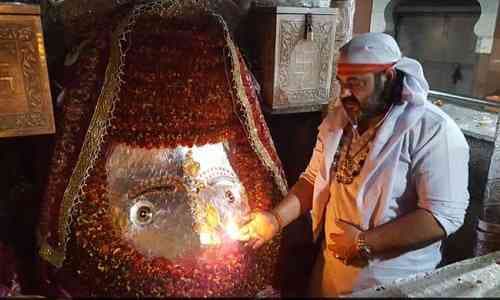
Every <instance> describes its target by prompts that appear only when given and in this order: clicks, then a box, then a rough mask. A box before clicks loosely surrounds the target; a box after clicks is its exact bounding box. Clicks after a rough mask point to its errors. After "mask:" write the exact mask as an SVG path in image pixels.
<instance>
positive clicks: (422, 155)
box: [328, 123, 469, 258]
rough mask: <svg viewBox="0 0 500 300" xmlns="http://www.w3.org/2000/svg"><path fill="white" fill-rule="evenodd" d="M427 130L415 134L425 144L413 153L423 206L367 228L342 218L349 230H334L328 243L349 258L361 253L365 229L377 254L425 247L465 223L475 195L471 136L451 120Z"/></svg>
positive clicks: (372, 248)
mask: <svg viewBox="0 0 500 300" xmlns="http://www.w3.org/2000/svg"><path fill="white" fill-rule="evenodd" d="M424 127H425V124H424ZM421 132H422V133H421V135H419V136H416V137H414V140H418V142H417V144H418V145H420V146H419V147H418V148H417V149H416V151H415V152H414V153H413V155H412V171H411V177H412V179H411V180H412V181H413V183H414V186H415V188H416V192H417V198H418V202H417V209H416V210H414V211H412V212H410V213H408V214H406V215H403V216H401V217H398V218H397V219H395V220H393V221H391V222H388V223H386V224H383V225H380V226H378V227H375V228H372V229H370V230H367V231H364V232H362V231H361V230H360V229H359V228H357V227H355V226H353V225H352V224H348V223H346V222H342V221H339V222H337V224H338V226H339V227H340V228H341V229H342V230H343V234H331V236H330V239H331V243H330V244H329V246H328V247H329V249H330V250H331V251H333V252H334V254H336V255H339V256H340V257H344V258H351V257H352V256H354V255H356V254H357V248H356V246H357V242H358V238H359V237H360V235H361V238H364V241H365V242H366V244H367V245H368V246H369V248H371V250H372V251H373V252H374V253H375V254H376V253H384V252H389V251H393V250H398V251H409V250H414V249H419V248H422V247H425V246H426V245H429V244H431V243H433V242H435V241H437V240H439V239H442V238H444V237H446V236H448V235H450V234H452V233H453V232H455V231H456V230H457V229H458V228H459V227H460V226H461V225H462V223H463V219H464V215H465V210H466V208H467V205H468V199H469V195H468V191H467V184H468V161H469V148H468V146H467V143H466V141H465V138H464V137H463V134H462V133H461V132H460V130H459V129H458V127H456V126H454V125H453V124H450V123H441V124H438V125H436V126H435V127H431V128H422V130H421ZM424 133H425V134H424Z"/></svg>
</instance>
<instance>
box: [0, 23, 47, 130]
mask: <svg viewBox="0 0 500 300" xmlns="http://www.w3.org/2000/svg"><path fill="white" fill-rule="evenodd" d="M0 84H1V87H2V89H1V90H2V91H0V116H1V121H0V137H10V136H23V135H32V134H46V133H53V132H54V121H53V112H52V99H51V97H50V90H49V84H48V76H47V66H46V61H45V50H44V45H43V36H42V33H41V24H40V18H39V17H38V16H33V15H17V16H15V17H14V16H10V15H2V16H0ZM4 87H5V88H4Z"/></svg>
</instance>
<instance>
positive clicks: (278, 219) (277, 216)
mask: <svg viewBox="0 0 500 300" xmlns="http://www.w3.org/2000/svg"><path fill="white" fill-rule="evenodd" d="M270 213H271V215H273V217H274V219H275V220H276V223H277V224H278V232H280V231H281V229H283V219H282V218H281V216H280V214H279V213H278V212H277V211H274V210H271V211H270Z"/></svg>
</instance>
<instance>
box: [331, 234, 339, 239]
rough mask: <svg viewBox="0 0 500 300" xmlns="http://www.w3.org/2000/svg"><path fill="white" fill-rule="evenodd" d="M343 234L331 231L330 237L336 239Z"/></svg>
mask: <svg viewBox="0 0 500 300" xmlns="http://www.w3.org/2000/svg"><path fill="white" fill-rule="evenodd" d="M340 236H342V234H338V233H330V238H331V239H336V238H338V237H340Z"/></svg>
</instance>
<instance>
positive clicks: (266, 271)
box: [39, 0, 287, 297]
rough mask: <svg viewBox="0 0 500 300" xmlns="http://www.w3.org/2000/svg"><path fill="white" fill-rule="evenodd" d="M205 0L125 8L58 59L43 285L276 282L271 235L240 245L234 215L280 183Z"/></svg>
mask: <svg viewBox="0 0 500 300" xmlns="http://www.w3.org/2000/svg"><path fill="white" fill-rule="evenodd" d="M213 2H216V1H210V2H209V1H201V0H200V1H196V0H188V1H186V0H182V1H181V0H179V1H155V2H152V1H148V2H146V3H145V4H142V5H137V6H135V7H133V8H131V7H128V8H127V9H122V10H121V11H119V12H117V13H116V17H115V18H114V19H110V20H109V22H108V25H109V24H111V25H109V28H108V29H110V30H107V29H106V30H104V29H103V30H100V31H97V33H96V34H95V35H94V37H93V38H92V39H90V40H88V41H86V43H85V46H83V47H82V49H81V53H80V57H79V58H78V60H77V61H76V63H74V64H72V65H71V66H68V67H67V70H66V72H67V75H65V77H66V78H68V80H67V82H66V83H65V88H66V91H67V92H66V95H65V100H64V105H63V107H62V113H61V116H60V118H59V122H58V130H57V136H56V144H55V150H54V156H53V159H52V161H51V169H50V170H51V171H50V175H49V178H48V183H47V190H46V191H45V193H44V198H43V205H42V214H41V222H40V235H39V238H40V241H39V242H40V251H39V253H40V257H41V262H42V266H43V267H42V269H43V270H44V271H43V272H42V273H43V276H44V278H45V282H46V283H48V284H50V285H51V286H56V287H57V288H58V289H60V290H63V291H65V292H66V293H69V294H70V295H71V296H125V297H127V296H159V297H165V296H180V297H185V296H189V297H206V296H256V295H259V293H261V292H262V291H263V290H269V287H270V286H274V287H275V282H276V280H275V275H276V264H277V256H278V250H279V249H278V248H279V240H278V239H275V240H274V241H272V242H271V243H268V244H267V245H266V246H264V247H262V248H260V249H259V250H252V249H249V248H247V247H245V245H244V244H243V243H241V242H240V241H238V226H239V224H241V223H242V222H244V221H245V219H246V218H247V217H248V215H249V214H250V213H252V212H253V211H256V210H268V209H271V208H272V206H273V205H274V204H275V203H276V202H277V201H278V200H279V199H280V198H281V197H282V196H283V194H284V193H286V190H287V184H286V181H285V179H284V174H283V170H282V167H281V163H280V160H279V158H278V156H277V154H276V150H275V148H274V145H273V142H272V140H271V137H270V134H269V131H268V128H267V126H266V124H265V122H264V119H263V115H262V112H261V109H260V106H259V103H258V101H257V95H256V91H255V86H254V83H253V81H252V77H251V74H250V73H249V71H248V69H247V66H246V65H245V62H244V60H243V58H242V56H241V54H240V52H239V50H238V48H237V46H236V45H235V43H234V42H233V38H232V37H231V33H230V30H229V29H228V26H227V24H226V22H225V19H224V17H222V15H221V14H219V13H218V11H217V9H214V7H215V6H216V5H215V6H214V5H212V4H213ZM217 2H220V1H217ZM219 4H220V3H219ZM111 29H112V30H111ZM110 32H111V34H110Z"/></svg>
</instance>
